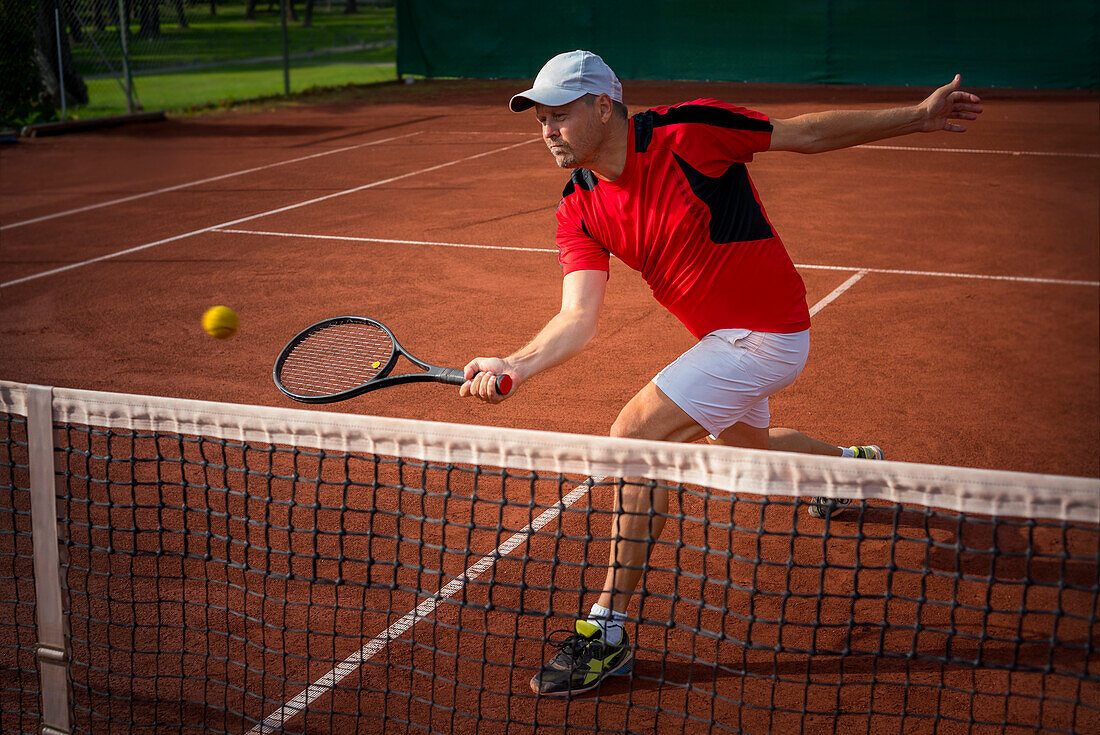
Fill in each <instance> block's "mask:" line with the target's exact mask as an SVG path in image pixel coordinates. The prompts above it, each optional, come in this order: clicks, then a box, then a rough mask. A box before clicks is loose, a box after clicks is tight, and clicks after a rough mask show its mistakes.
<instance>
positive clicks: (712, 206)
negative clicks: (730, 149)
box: [672, 153, 773, 243]
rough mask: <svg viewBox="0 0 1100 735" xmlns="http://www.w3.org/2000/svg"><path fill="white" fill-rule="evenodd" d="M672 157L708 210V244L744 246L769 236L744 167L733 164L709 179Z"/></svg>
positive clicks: (765, 222)
mask: <svg viewBox="0 0 1100 735" xmlns="http://www.w3.org/2000/svg"><path fill="white" fill-rule="evenodd" d="M672 155H673V157H675V159H676V163H678V164H680V170H681V171H683V172H684V176H685V177H687V181H688V184H689V185H690V186H691V190H692V191H693V192H694V193H695V196H697V197H699V199H700V200H701V201H702V202H703V203H704V204H706V205H707V208H708V209H709V210H710V239H711V240H713V241H714V242H720V243H724V242H748V241H751V240H764V239H767V238H769V237H772V236H773V233H772V228H771V225H769V224H768V219H767V217H765V216H764V210H763V208H761V206H760V202H758V201H756V195H754V194H753V191H752V184H751V183H750V182H749V172H748V169H747V168H746V167H745V164H743V163H734V164H732V165H731V166H730V167H729V168H728V169H726V172H725V173H723V174H722V175H721V176H718V177H714V178H712V177H710V176H707V175H706V174H704V173H702V172H701V171H697V170H696V169H694V168H692V166H691V164H689V163H688V162H687V161H685V160H684V159H682V158H680V157H679V156H677V155H676V154H675V153H673V154H672Z"/></svg>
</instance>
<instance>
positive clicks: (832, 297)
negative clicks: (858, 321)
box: [810, 270, 867, 316]
mask: <svg viewBox="0 0 1100 735" xmlns="http://www.w3.org/2000/svg"><path fill="white" fill-rule="evenodd" d="M865 275H867V271H866V270H861V271H860V272H859V273H856V274H855V275H853V276H852V277H851V278H849V279H848V280H847V281H845V282H844V283H842V284H840V285H839V286H837V287H836V288H834V289H833V290H832V291H831V292H830V293H829V295H828V296H826V297H825V298H823V299H822V300H821V301H818V302H817V303H816V304H814V305H813V307H812V308H811V309H810V316H815V315H816V314H817V312H819V311H821V310H822V309H824V308H825V307H826V306H828V305H829V304H831V303H833V302H834V301H836V300H837V299H838V298H840V295H841V294H842V293H844V292H845V291H847V290H848V289H850V288H851V287H852V286H854V285H856V283H858V282H859V280H860V279H861V278H863V277H864V276H865Z"/></svg>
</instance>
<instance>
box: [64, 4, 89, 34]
mask: <svg viewBox="0 0 1100 735" xmlns="http://www.w3.org/2000/svg"><path fill="white" fill-rule="evenodd" d="M74 1H75V0H60V2H61V22H62V23H63V24H64V25H62V30H64V28H65V26H68V27H69V37H70V38H72V39H73V43H83V42H84V28H83V27H82V25H83V24H82V23H81V21H80V16H78V15H77V13H76V8H75V7H73V3H74Z"/></svg>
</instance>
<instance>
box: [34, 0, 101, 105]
mask: <svg viewBox="0 0 1100 735" xmlns="http://www.w3.org/2000/svg"><path fill="white" fill-rule="evenodd" d="M56 7H57V6H56V5H55V4H54V2H53V0H41V1H40V2H39V3H38V19H37V23H36V25H35V30H34V58H35V61H36V62H37V63H38V72H39V75H40V76H41V78H42V86H43V87H44V88H45V90H46V93H47V94H48V95H49V96H50V97H51V98H52V99H53V100H54V102H55V104H56V105H57V107H61V81H60V78H59V76H58V68H57V24H56V23H55V21H54V8H56ZM61 62H62V66H64V77H65V103H66V104H67V105H84V104H87V103H88V85H86V84H84V80H83V79H82V78H81V76H80V75H79V74H78V73H77V72H76V65H75V64H74V63H73V52H72V49H71V48H70V47H69V37H68V34H65V33H62V34H61Z"/></svg>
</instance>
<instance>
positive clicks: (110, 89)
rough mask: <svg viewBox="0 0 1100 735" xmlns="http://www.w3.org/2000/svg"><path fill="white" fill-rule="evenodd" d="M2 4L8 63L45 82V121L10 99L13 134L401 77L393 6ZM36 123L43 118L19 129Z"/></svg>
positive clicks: (242, 1)
mask: <svg viewBox="0 0 1100 735" xmlns="http://www.w3.org/2000/svg"><path fill="white" fill-rule="evenodd" d="M0 2H3V3H4V4H5V6H6V7H5V8H3V9H2V10H0V33H3V34H4V37H5V44H4V45H5V46H8V50H7V51H5V52H0V56H3V57H6V58H3V59H0V64H2V65H3V66H4V67H5V69H6V67H8V66H11V67H12V68H19V69H21V70H23V71H22V72H21V73H23V75H24V76H26V75H27V72H26V68H27V67H28V66H31V65H33V67H34V68H35V69H36V70H37V76H38V82H39V84H38V87H39V88H38V89H37V90H36V92H35V94H36V95H37V97H36V102H35V103H34V104H31V105H30V110H33V111H34V112H31V111H29V110H28V106H27V105H26V104H24V105H23V109H21V110H14V109H11V108H12V107H13V104H12V103H11V102H10V101H9V99H8V98H9V97H13V96H18V95H17V94H16V92H17V90H14V89H11V90H5V93H4V96H3V101H2V104H3V106H4V108H7V109H0V114H2V116H3V118H4V122H5V123H6V124H7V125H8V126H11V125H15V124H20V123H23V122H36V121H40V120H41V119H50V118H51V117H52V118H56V117H68V118H72V117H80V118H88V117H99V116H105V115H116V114H122V113H127V112H136V111H140V110H187V109H194V108H201V107H205V106H208V105H218V104H225V103H227V102H232V101H239V100H246V99H256V98H261V97H269V96H275V95H282V94H287V93H294V92H300V91H303V90H307V89H311V88H317V87H334V86H341V85H345V84H368V83H372V82H378V81H386V80H390V79H394V78H396V70H395V65H394V58H395V46H396V37H397V29H396V21H395V12H394V7H393V2H392V0H389V1H388V2H387V1H379V0H370V1H368V0H0ZM17 5H21V7H19V8H17V7H16V6H17ZM120 19H122V20H121V21H120ZM20 24H22V25H23V27H18V26H19V25H20ZM27 25H29V26H31V27H30V28H27V27H26V26H27ZM32 40H33V43H32V42H31V41H32ZM9 41H10V43H9ZM31 48H33V51H31V53H32V55H33V60H32V61H31V62H28V60H27V59H26V58H25V57H26V55H27V54H28V50H29V49H31ZM20 57H24V58H20ZM0 83H3V84H5V85H6V86H7V85H8V83H7V82H0ZM27 85H30V86H35V85H33V84H30V83H29V82H28V83H26V84H25V85H24V86H27ZM22 94H23V96H24V97H25V96H27V94H28V92H27V91H26V90H24V91H23V93H22ZM32 96H33V95H32ZM28 116H30V117H33V118H35V119H31V120H27V119H20V118H27V117H28Z"/></svg>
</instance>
